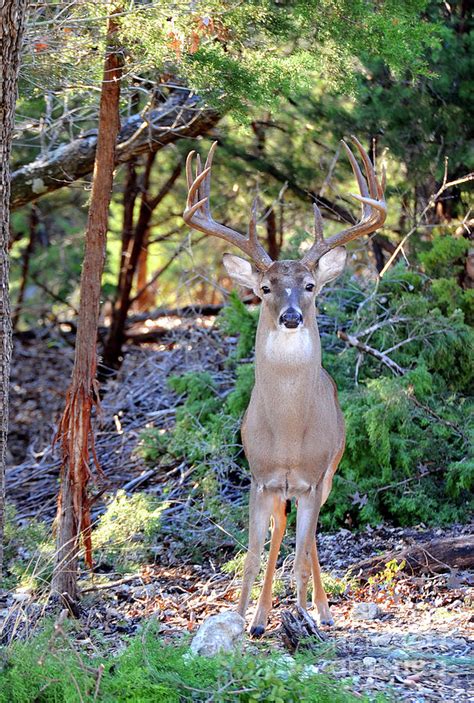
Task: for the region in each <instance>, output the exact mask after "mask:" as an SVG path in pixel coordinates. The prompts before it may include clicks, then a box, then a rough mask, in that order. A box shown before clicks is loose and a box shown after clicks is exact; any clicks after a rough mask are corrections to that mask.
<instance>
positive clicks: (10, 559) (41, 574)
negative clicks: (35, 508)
mask: <svg viewBox="0 0 474 703" xmlns="http://www.w3.org/2000/svg"><path fill="white" fill-rule="evenodd" d="M53 553H54V544H53V540H52V537H51V534H50V532H49V530H48V528H47V525H46V523H44V522H42V521H40V520H28V521H26V522H25V521H22V523H21V524H19V523H18V520H17V515H16V510H15V507H14V506H13V505H12V504H11V503H7V504H6V509H5V536H4V577H3V579H2V581H0V584H1V585H2V586H3V587H6V588H16V587H18V586H20V587H22V588H28V589H37V588H41V586H43V585H44V584H48V583H49V581H50V579H51V574H52V568H53Z"/></svg>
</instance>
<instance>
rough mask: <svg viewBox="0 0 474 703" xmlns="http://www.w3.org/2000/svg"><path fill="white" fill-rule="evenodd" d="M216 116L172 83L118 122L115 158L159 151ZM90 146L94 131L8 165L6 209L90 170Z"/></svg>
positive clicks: (203, 127) (92, 156) (121, 160)
mask: <svg viewBox="0 0 474 703" xmlns="http://www.w3.org/2000/svg"><path fill="white" fill-rule="evenodd" d="M219 117H220V115H219V114H218V113H217V112H216V111H214V110H210V109H209V108H204V107H203V105H202V103H201V100H200V98H199V96H197V95H195V94H193V93H192V92H191V91H190V90H188V89H186V88H184V87H177V88H176V89H173V90H171V92H170V94H169V97H168V99H167V100H166V101H165V102H164V103H163V104H162V105H160V107H158V108H156V109H154V110H150V111H149V112H148V113H146V114H145V115H142V113H139V114H137V115H133V116H132V117H130V118H128V119H127V120H125V121H124V122H123V124H122V126H121V129H120V133H119V136H118V140H117V147H116V153H115V163H116V164H118V163H124V162H127V161H129V160H130V159H131V158H132V157H133V156H137V155H139V154H143V153H146V152H155V151H159V150H160V149H162V148H163V147H165V146H166V145H167V144H170V143H171V142H176V141H177V140H178V139H183V138H186V137H195V136H197V135H199V134H203V133H204V132H207V130H208V129H210V128H211V127H213V126H214V125H215V124H216V123H217V122H218V120H219ZM96 146H97V134H88V135H85V136H84V137H79V138H78V139H74V140H73V141H72V142H69V143H68V144H63V145H62V146H60V147H58V148H57V149H55V150H54V151H51V152H49V153H47V154H45V155H44V156H41V157H40V158H38V159H36V161H33V162H32V163H29V164H26V165H25V166H22V167H21V168H19V169H17V170H16V171H14V172H13V173H12V176H11V200H10V204H11V208H12V210H14V209H16V208H19V207H21V206H22V205H25V204H26V203H29V202H31V201H32V200H37V199H38V198H39V197H41V196H42V195H44V194H46V193H50V192H52V191H55V190H59V189H60V188H63V187H64V186H68V185H70V184H71V183H72V182H73V181H76V180H77V179H79V178H83V177H84V176H87V175H88V174H89V173H91V172H92V169H93V167H94V159H95V151H96Z"/></svg>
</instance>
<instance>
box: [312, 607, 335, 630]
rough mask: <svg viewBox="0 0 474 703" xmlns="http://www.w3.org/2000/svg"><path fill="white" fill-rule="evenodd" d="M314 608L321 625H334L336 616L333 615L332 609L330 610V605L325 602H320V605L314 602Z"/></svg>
mask: <svg viewBox="0 0 474 703" xmlns="http://www.w3.org/2000/svg"><path fill="white" fill-rule="evenodd" d="M313 608H314V609H315V611H316V613H317V621H318V622H319V624H320V625H328V626H331V625H334V618H333V616H332V615H331V611H330V610H329V606H327V605H326V604H324V603H320V604H319V605H318V604H317V603H314V604H313Z"/></svg>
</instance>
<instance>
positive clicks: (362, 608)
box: [352, 603, 383, 620]
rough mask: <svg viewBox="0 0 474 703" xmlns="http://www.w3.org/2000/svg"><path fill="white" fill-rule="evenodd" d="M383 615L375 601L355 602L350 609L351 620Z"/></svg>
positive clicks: (371, 618) (372, 618) (374, 618)
mask: <svg viewBox="0 0 474 703" xmlns="http://www.w3.org/2000/svg"><path fill="white" fill-rule="evenodd" d="M381 615H383V612H382V610H381V609H380V608H379V606H378V605H377V603H356V604H355V605H354V607H353V609H352V618H353V620H376V619H377V618H379V617H380V616H381Z"/></svg>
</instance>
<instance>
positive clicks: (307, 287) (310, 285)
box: [305, 283, 314, 293]
mask: <svg viewBox="0 0 474 703" xmlns="http://www.w3.org/2000/svg"><path fill="white" fill-rule="evenodd" d="M305 290H307V291H309V292H310V293H311V291H313V290H314V283H307V284H306V285H305Z"/></svg>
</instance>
